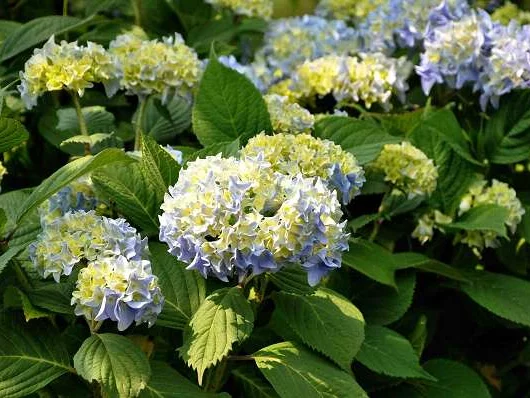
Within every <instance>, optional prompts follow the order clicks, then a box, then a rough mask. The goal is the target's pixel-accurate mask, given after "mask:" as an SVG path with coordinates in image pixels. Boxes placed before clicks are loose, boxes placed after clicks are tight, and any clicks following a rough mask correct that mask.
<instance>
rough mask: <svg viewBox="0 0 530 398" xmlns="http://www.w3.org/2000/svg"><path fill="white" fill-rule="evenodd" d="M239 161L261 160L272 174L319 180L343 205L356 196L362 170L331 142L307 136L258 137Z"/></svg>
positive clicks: (243, 151)
mask: <svg viewBox="0 0 530 398" xmlns="http://www.w3.org/2000/svg"><path fill="white" fill-rule="evenodd" d="M241 156H242V157H250V158H252V157H257V156H262V157H263V159H264V160H265V161H267V162H269V163H270V164H271V166H272V169H273V170H274V171H277V172H280V173H283V174H289V175H297V174H302V175H303V176H304V177H320V178H321V179H322V180H323V181H324V182H325V183H326V184H327V186H328V187H329V188H330V189H333V190H337V192H338V194H339V197H340V198H341V200H342V202H343V203H344V204H347V203H349V202H350V201H351V200H352V199H353V198H354V197H355V196H356V195H358V194H359V193H360V190H361V187H362V185H363V183H364V182H365V178H364V170H363V169H362V167H361V166H359V164H358V162H357V159H356V158H355V156H353V155H352V154H351V153H349V152H346V151H344V150H343V149H342V148H341V147H340V146H339V145H336V144H335V143H333V142H332V141H328V140H322V139H319V138H315V137H312V136H311V135H309V134H299V135H292V134H276V135H272V136H270V135H265V134H259V135H257V136H256V137H253V138H251V139H250V140H249V141H248V144H247V145H246V146H245V147H244V148H243V149H242V150H241Z"/></svg>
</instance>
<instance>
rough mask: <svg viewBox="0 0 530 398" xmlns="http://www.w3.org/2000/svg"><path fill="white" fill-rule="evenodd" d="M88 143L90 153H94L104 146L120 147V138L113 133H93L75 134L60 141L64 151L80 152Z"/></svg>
mask: <svg viewBox="0 0 530 398" xmlns="http://www.w3.org/2000/svg"><path fill="white" fill-rule="evenodd" d="M87 145H88V147H89V148H90V153H92V154H96V153H98V152H101V151H102V150H103V149H105V148H115V147H122V146H123V142H122V140H121V139H120V138H119V137H117V136H116V135H115V134H114V133H110V134H106V133H95V134H91V135H75V136H73V137H70V138H68V139H66V140H64V141H63V142H61V145H60V146H61V149H62V150H63V151H65V152H66V153H72V154H82V153H84V150H85V147H86V146H87Z"/></svg>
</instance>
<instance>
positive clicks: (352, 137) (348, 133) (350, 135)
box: [315, 116, 402, 164]
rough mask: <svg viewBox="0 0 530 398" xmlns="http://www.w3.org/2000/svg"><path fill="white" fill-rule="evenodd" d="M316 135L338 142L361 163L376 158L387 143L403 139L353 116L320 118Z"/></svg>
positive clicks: (372, 123) (316, 127) (316, 126)
mask: <svg viewBox="0 0 530 398" xmlns="http://www.w3.org/2000/svg"><path fill="white" fill-rule="evenodd" d="M315 136H316V137H319V138H325V139H327V140H331V141H333V142H335V144H338V145H340V146H341V147H342V149H344V150H345V151H348V152H350V153H352V154H354V155H355V157H356V158H357V160H358V161H359V163H360V164H366V163H369V162H371V161H372V160H374V159H375V158H376V157H377V156H378V155H379V152H381V149H382V148H383V146H384V145H385V144H395V143H398V142H400V141H402V139H401V138H399V137H394V136H392V135H390V134H388V133H386V132H385V130H384V129H383V128H382V127H381V126H379V125H378V124H376V123H374V122H368V121H365V120H358V119H354V118H351V117H342V116H330V117H326V118H323V119H321V120H319V121H318V122H317V123H316V125H315Z"/></svg>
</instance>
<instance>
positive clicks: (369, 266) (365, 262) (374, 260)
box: [342, 239, 396, 287]
mask: <svg viewBox="0 0 530 398" xmlns="http://www.w3.org/2000/svg"><path fill="white" fill-rule="evenodd" d="M342 264H343V265H345V266H347V267H350V268H353V269H354V270H356V271H358V272H360V273H361V274H363V275H366V276H367V277H368V278H370V279H373V280H375V281H377V282H379V283H382V284H383V285H387V286H392V287H396V281H395V278H394V272H395V266H394V261H393V258H392V253H390V252H389V251H388V250H386V249H384V248H383V247H381V246H379V245H377V244H375V243H372V242H369V241H366V240H360V239H359V240H350V248H349V250H348V251H347V252H344V253H343V255H342Z"/></svg>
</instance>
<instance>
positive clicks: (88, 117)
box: [56, 106, 116, 136]
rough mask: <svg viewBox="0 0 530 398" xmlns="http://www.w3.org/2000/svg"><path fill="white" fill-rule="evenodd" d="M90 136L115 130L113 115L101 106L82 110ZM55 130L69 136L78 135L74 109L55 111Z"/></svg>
mask: <svg viewBox="0 0 530 398" xmlns="http://www.w3.org/2000/svg"><path fill="white" fill-rule="evenodd" d="M81 111H82V113H83V117H84V118H85V123H86V127H87V130H88V132H89V133H90V134H94V133H111V132H113V131H114V130H115V129H116V126H115V125H114V115H113V114H112V113H110V112H109V111H107V110H106V109H105V108H104V107H102V106H88V107H84V108H83V109H82V110H81ZM56 129H57V130H59V131H60V132H62V133H65V134H69V135H71V136H73V135H77V134H79V133H80V131H81V129H80V127H79V119H78V118H77V113H76V110H75V108H61V109H59V110H58V111H57V126H56Z"/></svg>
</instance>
